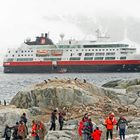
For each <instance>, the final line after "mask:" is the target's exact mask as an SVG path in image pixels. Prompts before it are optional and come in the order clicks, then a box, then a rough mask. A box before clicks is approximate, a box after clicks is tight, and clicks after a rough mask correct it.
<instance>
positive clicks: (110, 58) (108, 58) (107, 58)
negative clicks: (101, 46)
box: [105, 57, 115, 60]
mask: <svg viewBox="0 0 140 140" xmlns="http://www.w3.org/2000/svg"><path fill="white" fill-rule="evenodd" d="M114 59H115V57H106V58H105V60H114Z"/></svg>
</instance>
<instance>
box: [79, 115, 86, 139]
mask: <svg viewBox="0 0 140 140" xmlns="http://www.w3.org/2000/svg"><path fill="white" fill-rule="evenodd" d="M84 121H85V120H84V117H83V118H82V120H81V121H80V122H79V126H78V134H79V137H80V140H82V130H83V125H84Z"/></svg>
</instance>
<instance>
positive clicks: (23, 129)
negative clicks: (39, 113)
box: [18, 121, 27, 140]
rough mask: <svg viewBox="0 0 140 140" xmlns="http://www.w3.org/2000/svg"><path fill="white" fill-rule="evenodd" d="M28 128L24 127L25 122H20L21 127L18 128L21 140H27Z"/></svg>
mask: <svg viewBox="0 0 140 140" xmlns="http://www.w3.org/2000/svg"><path fill="white" fill-rule="evenodd" d="M26 133H27V132H26V127H25V125H24V122H22V121H19V126H18V136H19V140H25V137H26Z"/></svg>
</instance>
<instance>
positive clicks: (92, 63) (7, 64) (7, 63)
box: [3, 60, 140, 66]
mask: <svg viewBox="0 0 140 140" xmlns="http://www.w3.org/2000/svg"><path fill="white" fill-rule="evenodd" d="M114 64H115V65H122V64H124V65H125V64H126V65H128V64H140V60H103V61H102V60H99V61H98V60H96V61H95V60H94V61H57V65H114ZM50 65H52V62H51V61H48V62H43V61H34V62H4V63H3V66H50Z"/></svg>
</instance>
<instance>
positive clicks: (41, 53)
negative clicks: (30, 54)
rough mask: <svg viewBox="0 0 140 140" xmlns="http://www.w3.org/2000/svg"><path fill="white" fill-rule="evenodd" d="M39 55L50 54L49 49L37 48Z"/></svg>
mask: <svg viewBox="0 0 140 140" xmlns="http://www.w3.org/2000/svg"><path fill="white" fill-rule="evenodd" d="M36 54H37V55H43V56H44V55H49V53H48V51H47V50H37V52H36Z"/></svg>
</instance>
